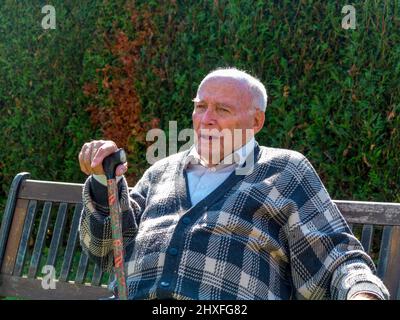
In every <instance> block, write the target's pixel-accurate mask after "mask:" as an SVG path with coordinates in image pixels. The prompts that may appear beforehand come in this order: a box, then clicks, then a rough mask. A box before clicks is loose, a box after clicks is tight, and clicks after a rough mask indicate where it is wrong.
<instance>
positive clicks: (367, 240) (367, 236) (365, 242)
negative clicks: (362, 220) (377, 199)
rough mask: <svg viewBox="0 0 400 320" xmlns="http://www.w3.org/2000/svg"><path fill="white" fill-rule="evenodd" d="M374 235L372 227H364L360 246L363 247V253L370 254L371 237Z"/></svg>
mask: <svg viewBox="0 0 400 320" xmlns="http://www.w3.org/2000/svg"><path fill="white" fill-rule="evenodd" d="M373 233H374V227H373V226H371V225H364V226H363V229H362V234H361V244H362V246H363V247H364V250H365V252H367V253H368V254H370V252H371V245H372V235H373Z"/></svg>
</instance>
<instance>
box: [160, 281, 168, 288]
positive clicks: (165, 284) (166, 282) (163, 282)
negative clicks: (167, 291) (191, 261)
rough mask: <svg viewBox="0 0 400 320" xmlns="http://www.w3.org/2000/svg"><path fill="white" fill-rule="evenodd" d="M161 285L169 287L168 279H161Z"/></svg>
mask: <svg viewBox="0 0 400 320" xmlns="http://www.w3.org/2000/svg"><path fill="white" fill-rule="evenodd" d="M160 284H161V287H168V286H169V282H168V281H161V283H160Z"/></svg>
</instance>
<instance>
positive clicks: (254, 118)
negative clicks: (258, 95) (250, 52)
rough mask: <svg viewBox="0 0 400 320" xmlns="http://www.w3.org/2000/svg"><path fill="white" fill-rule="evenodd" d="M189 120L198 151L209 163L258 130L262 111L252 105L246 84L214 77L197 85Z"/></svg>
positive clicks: (262, 121) (245, 140) (262, 122)
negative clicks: (198, 86) (199, 85)
mask: <svg viewBox="0 0 400 320" xmlns="http://www.w3.org/2000/svg"><path fill="white" fill-rule="evenodd" d="M192 119H193V128H194V130H195V133H196V139H195V144H196V148H197V152H198V153H199V154H200V156H201V157H202V158H203V159H204V160H205V161H206V162H208V163H209V164H210V165H212V164H216V163H218V162H219V161H220V160H222V159H223V158H224V157H225V156H227V155H228V154H230V153H232V152H233V151H234V150H237V149H238V148H240V147H241V146H242V145H244V144H246V143H247V142H248V141H249V140H250V139H251V138H252V137H253V136H254V134H255V133H257V132H258V131H260V130H261V128H262V126H263V124H264V112H262V111H260V110H259V109H255V108H254V107H252V96H251V93H250V92H249V90H248V88H247V86H246V84H245V83H243V82H241V81H239V80H237V79H233V78H227V77H213V78H209V79H207V80H206V81H205V82H204V83H203V84H202V85H201V87H200V88H199V90H198V93H197V97H196V98H195V99H194V111H193V114H192ZM246 129H247V132H246Z"/></svg>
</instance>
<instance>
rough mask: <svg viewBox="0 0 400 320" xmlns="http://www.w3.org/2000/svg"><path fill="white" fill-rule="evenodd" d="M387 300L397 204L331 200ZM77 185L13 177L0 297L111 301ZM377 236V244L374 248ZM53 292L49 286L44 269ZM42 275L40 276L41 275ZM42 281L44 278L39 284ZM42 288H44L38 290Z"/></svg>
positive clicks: (395, 267)
mask: <svg viewBox="0 0 400 320" xmlns="http://www.w3.org/2000/svg"><path fill="white" fill-rule="evenodd" d="M335 203H336V204H337V206H338V208H339V209H340V211H341V212H342V214H343V215H344V217H345V218H346V220H347V222H348V223H349V225H350V227H351V228H353V231H354V232H355V234H356V235H357V233H358V236H359V238H360V240H361V243H362V244H363V246H364V248H365V250H366V251H367V252H368V253H369V254H371V255H372V256H374V255H375V256H376V259H374V260H375V261H376V263H377V275H378V276H379V277H380V278H381V279H382V280H383V282H384V283H385V284H386V286H387V287H388V289H389V291H390V293H391V296H392V299H400V288H399V281H400V265H399V262H400V252H399V251H400V250H399V244H400V204H395V203H374V202H358V201H339V200H335ZM81 209H82V184H74V183H59V182H49V181H39V180H30V179H29V173H20V174H18V175H17V176H16V177H15V178H14V180H13V183H12V185H11V188H10V192H9V196H8V199H7V204H6V209H5V212H4V216H3V219H2V224H1V228H0V296H20V297H24V298H29V299H98V298H104V297H108V296H110V293H109V292H108V290H107V288H106V284H107V283H108V282H109V277H110V275H108V274H103V272H101V270H100V269H99V268H98V267H97V266H96V265H94V263H92V262H91V261H90V260H89V259H88V256H87V255H86V254H85V253H84V252H82V251H81V248H80V246H79V239H78V225H79V217H80V211H81ZM376 233H378V235H379V238H380V243H374V242H373V239H375V238H377V236H376ZM43 266H54V267H55V270H57V272H56V279H57V281H56V282H55V286H56V290H52V289H51V288H50V289H45V288H48V287H49V280H48V278H49V277H50V276H49V274H48V272H49V269H42V268H43ZM42 270H44V273H42ZM42 278H43V279H42ZM43 284H44V285H43Z"/></svg>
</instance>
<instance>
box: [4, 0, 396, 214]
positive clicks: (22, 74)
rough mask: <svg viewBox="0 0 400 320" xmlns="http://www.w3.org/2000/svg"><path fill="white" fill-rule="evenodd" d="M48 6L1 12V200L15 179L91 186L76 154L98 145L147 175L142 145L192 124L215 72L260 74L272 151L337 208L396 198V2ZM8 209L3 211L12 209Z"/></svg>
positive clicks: (233, 0)
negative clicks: (202, 89)
mask: <svg viewBox="0 0 400 320" xmlns="http://www.w3.org/2000/svg"><path fill="white" fill-rule="evenodd" d="M44 4H46V3H45V1H39V2H37V1H12V0H5V1H2V2H1V4H0V21H1V24H0V110H1V117H0V128H1V130H0V141H1V146H2V148H1V149H0V185H1V188H0V199H1V204H0V205H1V206H2V207H3V206H4V201H5V198H6V196H7V192H8V188H9V186H10V183H11V180H12V178H13V176H14V175H15V174H17V173H18V172H20V171H29V172H31V173H32V177H33V178H36V179H45V180H59V181H72V182H82V181H83V179H84V175H83V174H82V173H81V172H80V170H79V165H78V163H77V155H78V152H79V150H80V148H81V145H82V144H83V143H84V142H85V141H88V140H91V139H97V138H107V139H114V140H115V141H117V142H118V144H119V145H121V146H123V147H125V148H126V149H127V150H129V160H130V169H129V175H128V176H129V180H130V182H131V183H133V182H134V181H136V180H137V179H138V177H140V175H141V173H142V172H143V171H144V170H145V169H146V168H147V167H148V163H147V162H146V159H145V151H146V147H147V146H148V145H149V142H146V141H145V134H146V132H147V131H148V130H149V129H150V128H154V127H160V128H162V129H164V130H166V131H168V122H169V121H171V120H176V121H177V122H178V128H179V129H183V128H189V127H191V112H192V102H191V99H192V98H193V97H194V96H195V93H196V88H197V86H198V84H199V82H200V81H201V79H202V77H204V75H205V74H206V73H207V72H209V71H210V70H212V69H214V68H217V67H223V66H236V67H238V68H241V69H245V70H247V71H249V72H250V73H252V74H254V75H255V76H257V77H259V78H260V79H261V80H262V82H263V83H264V84H265V85H266V87H267V91H268V95H269V101H268V107H267V111H266V118H267V121H266V125H265V128H264V129H263V130H262V132H261V133H260V134H259V136H258V141H259V142H260V144H262V145H267V146H273V147H282V148H290V149H295V150H298V151H300V152H302V153H304V154H305V155H306V156H307V157H308V158H309V159H310V161H311V163H312V164H313V165H314V166H315V168H316V170H317V172H318V173H319V174H320V176H321V179H322V180H323V182H324V183H325V185H326V187H327V189H328V191H329V192H330V193H331V195H332V197H333V198H336V199H338V198H340V199H354V200H355V199H357V200H376V201H397V202H399V201H400V192H399V189H400V188H399V184H400V173H399V172H400V171H399V169H398V168H399V166H400V155H399V152H398V150H399V145H400V132H399V129H400V120H399V119H400V118H399V113H400V32H399V30H400V9H399V8H400V3H399V1H397V0H396V1H389V0H387V1H364V2H363V3H357V4H355V8H356V19H357V25H356V29H355V30H351V29H350V30H345V29H343V28H342V27H341V21H342V18H343V16H344V14H342V13H341V9H342V6H343V5H344V4H341V3H335V2H332V1H330V2H327V1H307V0H301V1H294V0H282V1H264V0H262V1H261V0H260V1H238V0H230V1H227V0H226V1H218V0H214V1H209V0H208V1H190V2H184V1H177V0H170V1H144V0H142V1H136V2H135V1H126V0H118V1H107V0H98V1H83V2H82V1H79V2H78V1H67V2H65V1H61V0H55V1H52V5H53V6H54V7H55V9H56V13H57V27H56V29H55V30H51V29H50V30H44V29H42V27H41V19H42V18H43V16H44V14H42V13H41V7H42V6H43V5H44ZM0 209H1V212H2V211H3V209H2V208H0Z"/></svg>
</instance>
